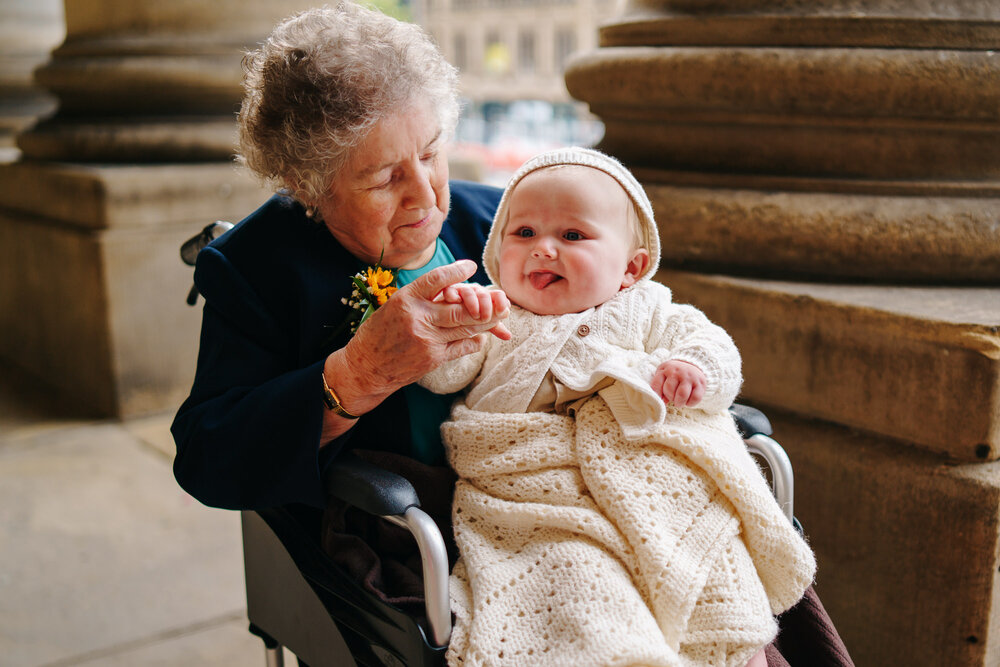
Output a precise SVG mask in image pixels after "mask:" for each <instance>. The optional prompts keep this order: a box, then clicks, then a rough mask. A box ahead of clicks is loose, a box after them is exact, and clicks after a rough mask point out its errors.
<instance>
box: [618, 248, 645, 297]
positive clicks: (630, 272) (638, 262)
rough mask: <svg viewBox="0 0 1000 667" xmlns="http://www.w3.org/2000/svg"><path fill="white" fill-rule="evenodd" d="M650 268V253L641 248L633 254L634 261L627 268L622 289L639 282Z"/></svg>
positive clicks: (630, 261) (631, 260)
mask: <svg viewBox="0 0 1000 667" xmlns="http://www.w3.org/2000/svg"><path fill="white" fill-rule="evenodd" d="M648 268H649V251H648V250H646V249H645V248H639V249H638V250H636V251H635V252H634V253H633V254H632V259H630V260H629V263H628V264H627V265H626V266H625V276H624V277H623V278H622V286H621V289H625V288H626V287H631V286H632V285H634V284H635V283H636V281H638V280H639V277H640V276H642V274H644V273H646V269H648Z"/></svg>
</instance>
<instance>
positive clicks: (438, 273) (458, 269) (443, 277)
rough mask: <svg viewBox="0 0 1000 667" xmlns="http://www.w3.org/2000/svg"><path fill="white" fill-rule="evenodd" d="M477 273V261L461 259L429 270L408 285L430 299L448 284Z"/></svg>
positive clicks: (458, 281)
mask: <svg viewBox="0 0 1000 667" xmlns="http://www.w3.org/2000/svg"><path fill="white" fill-rule="evenodd" d="M475 273H476V263H475V262H473V261H472V260H471V259H460V260H458V261H457V262H453V263H451V264H445V265H444V266H439V267H437V268H436V269H432V270H431V271H428V272H427V273H425V274H424V275H422V276H420V277H419V278H417V279H416V280H414V281H413V282H412V283H410V284H409V285H408V287H409V288H410V290H411V291H412V292H413V293H414V294H416V295H418V296H421V297H423V298H425V299H427V300H428V301H430V300H431V299H433V298H434V297H435V296H437V294H438V292H440V291H441V290H443V289H444V288H445V287H447V286H448V285H454V284H455V283H460V282H462V281H464V280H468V279H469V278H471V277H472V276H473V275H474V274H475ZM404 289H405V288H404Z"/></svg>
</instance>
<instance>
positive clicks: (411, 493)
mask: <svg viewBox="0 0 1000 667" xmlns="http://www.w3.org/2000/svg"><path fill="white" fill-rule="evenodd" d="M323 485H324V487H325V489H326V495H327V498H337V499H339V500H342V501H344V502H346V503H348V504H350V505H353V506H354V507H357V508H358V509H360V510H363V511H365V512H368V513H369V514H374V515H376V516H381V517H383V518H384V519H386V520H388V521H389V522H391V523H394V524H396V525H397V526H401V527H403V528H406V529H407V530H408V531H410V533H411V534H412V535H413V538H414V539H415V540H416V542H417V547H418V549H419V550H420V561H421V563H422V566H423V574H424V598H425V606H426V609H427V621H428V623H429V624H430V630H431V638H432V640H433V641H434V642H435V645H437V646H444V645H446V644H447V643H448V637H450V636H451V607H450V606H449V596H448V552H447V550H446V549H445V545H444V538H443V537H442V536H441V531H440V530H439V529H438V527H437V524H435V523H434V520H433V519H432V518H431V517H430V516H428V515H427V514H426V513H425V512H424V511H423V510H421V509H420V499H419V498H418V497H417V492H416V490H415V489H414V488H413V485H412V484H410V481H409V480H408V479H406V478H405V477H403V476H401V475H397V474H396V473H394V472H389V471H388V470H384V469H383V468H380V467H378V466H377V465H374V464H372V463H369V462H368V461H365V460H363V459H360V458H358V456H357V455H355V454H354V453H353V452H350V451H348V452H344V453H342V454H341V455H340V456H338V457H337V458H336V459H334V461H333V462H331V463H330V465H329V467H328V468H327V470H326V473H325V474H324V476H323Z"/></svg>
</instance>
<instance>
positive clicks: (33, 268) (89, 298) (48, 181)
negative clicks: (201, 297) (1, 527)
mask: <svg viewBox="0 0 1000 667" xmlns="http://www.w3.org/2000/svg"><path fill="white" fill-rule="evenodd" d="M265 197H266V193H265V192H264V191H263V190H262V189H260V188H259V187H258V186H257V185H256V184H255V183H254V182H253V181H252V180H250V179H249V178H248V177H246V176H245V175H243V174H241V173H240V172H238V171H237V170H236V168H235V167H233V166H232V165H230V164H210V165H203V164H202V165H169V166H142V167H128V166H123V167H114V166H91V165H80V164H69V163H47V164H44V165H43V164H32V163H25V162H22V163H16V164H9V165H0V276H2V279H0V330H2V331H3V332H4V333H3V336H0V356H2V357H4V358H6V359H8V360H9V361H10V362H11V363H13V364H15V365H17V366H19V367H21V368H23V369H25V370H27V371H28V372H30V373H32V374H34V375H37V376H39V377H40V378H41V379H42V380H44V381H45V382H47V383H48V384H49V385H50V386H51V387H52V388H53V389H54V390H55V391H56V392H57V393H58V394H59V400H65V401H71V402H72V403H73V404H74V405H75V406H78V407H80V408H84V409H87V410H89V411H92V412H94V413H95V414H100V415H106V416H117V417H130V416H135V415H139V414H143V413H150V412H158V411H164V410H169V409H174V408H176V407H177V405H179V403H180V402H181V400H183V398H184V397H185V396H186V394H187V392H188V390H189V389H190V385H191V380H192V379H193V376H194V367H195V360H196V358H197V351H198V329H199V323H200V321H201V317H200V315H201V313H200V309H199V308H190V307H188V306H187V305H186V303H185V297H186V296H187V293H188V290H189V289H190V287H191V285H192V270H191V269H190V267H187V266H185V265H184V264H183V263H182V262H181V260H180V257H179V254H178V249H179V247H180V244H181V243H182V242H183V241H185V240H186V239H187V238H189V237H190V236H193V235H194V234H196V233H197V232H198V231H199V230H200V229H201V228H202V227H204V226H205V225H206V224H208V223H209V222H212V221H213V220H217V219H229V220H233V221H236V220H238V219H239V218H241V217H242V216H244V215H246V213H247V212H249V211H251V210H253V208H255V207H256V206H257V205H259V204H260V203H261V202H262V201H263V200H264V198H265Z"/></svg>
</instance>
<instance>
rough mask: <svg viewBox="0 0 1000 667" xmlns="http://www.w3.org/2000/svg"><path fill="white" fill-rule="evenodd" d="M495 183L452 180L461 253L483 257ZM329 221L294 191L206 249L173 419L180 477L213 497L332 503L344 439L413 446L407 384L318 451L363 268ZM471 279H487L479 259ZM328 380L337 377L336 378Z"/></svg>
mask: <svg viewBox="0 0 1000 667" xmlns="http://www.w3.org/2000/svg"><path fill="white" fill-rule="evenodd" d="M500 194H501V191H500V190H499V189H497V188H494V187H490V186H485V185H479V184H475V183H467V182H462V181H452V182H451V209H450V211H449V214H448V218H447V219H446V220H445V223H444V226H443V228H442V231H441V238H442V239H443V240H444V242H445V243H446V244H447V245H448V248H449V249H450V250H451V251H452V254H454V256H455V258H456V259H472V260H474V261H475V262H476V263H477V264H479V263H481V260H482V252H483V245H484V244H485V242H486V235H487V234H488V233H489V226H490V223H491V222H492V218H493V214H494V212H495V211H496V207H497V204H498V203H499V201H500ZM364 266H365V265H364V263H362V262H360V261H358V260H357V259H355V258H354V257H353V256H352V255H350V254H349V253H348V252H347V251H346V250H345V249H344V248H343V247H342V246H341V245H340V244H339V243H337V241H336V239H334V238H333V236H332V235H331V234H330V233H329V231H328V230H327V229H326V228H325V227H324V226H323V225H321V224H317V223H316V222H315V221H313V220H310V219H309V218H307V217H306V216H305V212H304V210H303V209H302V207H301V206H300V205H299V204H297V203H295V202H294V201H292V200H291V199H288V198H286V197H281V196H275V197H272V198H271V199H270V200H268V201H267V202H266V203H265V204H264V205H263V206H261V207H260V208H259V209H257V210H256V211H255V212H254V213H252V214H251V215H250V216H249V217H247V218H246V219H245V220H243V221H242V222H240V223H239V224H238V225H236V227H234V228H233V229H232V230H231V231H230V232H229V233H227V234H225V235H224V236H222V237H221V238H219V239H217V240H216V241H214V242H213V243H212V244H211V245H209V246H208V247H207V248H205V249H204V250H202V251H201V253H200V254H199V255H198V262H197V265H196V268H195V283H196V284H197V286H198V290H199V291H200V292H201V293H202V295H203V296H204V297H205V307H204V312H203V316H202V329H201V348H200V351H199V354H198V368H197V372H196V374H195V379H194V385H193V387H192V389H191V394H190V396H189V397H188V398H187V400H185V401H184V403H183V405H181V407H180V410H179V411H178V413H177V416H176V417H175V418H174V422H173V425H172V426H171V432H172V433H173V436H174V440H175V442H176V443H177V457H176V459H175V460H174V475H175V476H176V478H177V481H178V482H179V483H180V485H181V486H182V487H183V488H184V489H185V490H187V491H188V493H190V494H191V495H192V496H194V497H195V498H197V499H198V500H200V501H201V502H203V503H205V504H206V505H211V506H215V507H223V508H228V509H261V508H265V507H274V506H277V505H285V504H289V503H304V504H308V505H312V506H315V507H322V506H324V505H325V502H326V498H325V494H324V492H323V489H322V485H321V481H320V479H321V475H322V471H323V469H324V467H325V466H326V465H327V464H328V463H329V461H330V460H332V458H333V457H334V456H336V454H337V452H339V451H340V450H342V449H343V448H344V447H345V445H348V443H350V445H349V447H352V448H353V447H359V448H364V449H380V450H386V451H392V452H397V453H402V454H408V453H409V452H410V435H409V423H410V422H409V418H408V413H407V405H406V399H405V397H404V393H403V392H402V391H397V392H396V393H394V394H392V395H391V396H390V397H389V398H388V399H387V400H385V401H384V402H383V403H382V404H381V405H379V406H378V407H377V408H376V409H375V410H373V411H371V412H369V413H368V414H366V415H363V416H362V417H361V418H360V419H359V420H358V423H357V424H356V425H355V426H354V427H353V428H351V429H350V430H348V431H347V433H345V434H344V435H343V436H341V437H339V438H337V439H336V440H334V441H333V442H331V443H330V444H329V445H328V446H326V447H324V448H323V450H322V452H321V451H320V450H319V441H320V431H321V427H322V421H323V410H324V409H325V407H324V404H323V400H322V380H321V378H320V373H321V372H322V368H323V362H324V360H325V359H326V356H327V355H328V354H329V353H330V352H332V351H333V350H335V349H338V348H339V347H342V346H343V345H345V344H346V343H347V338H346V337H345V336H341V337H340V338H339V339H337V340H335V341H334V342H333V343H332V344H331V343H330V341H329V335H330V333H331V331H332V329H331V327H334V328H335V327H336V326H337V325H339V324H340V323H341V322H343V321H344V319H345V318H346V317H347V314H348V311H347V306H345V305H343V304H342V303H341V298H342V297H345V296H347V295H348V293H349V292H350V291H351V281H350V277H351V276H352V275H354V273H356V272H358V271H361V270H362V269H363V268H364ZM472 280H474V281H477V282H481V283H483V284H487V283H488V280H487V278H486V276H485V274H484V273H483V272H482V269H481V268H480V270H479V272H478V273H477V274H476V275H475V276H474V277H473V278H472ZM329 379H330V381H331V383H334V384H335V380H333V379H332V378H329Z"/></svg>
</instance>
